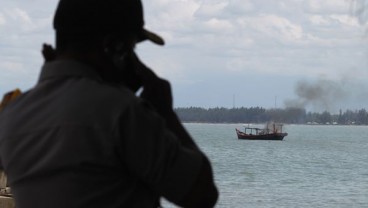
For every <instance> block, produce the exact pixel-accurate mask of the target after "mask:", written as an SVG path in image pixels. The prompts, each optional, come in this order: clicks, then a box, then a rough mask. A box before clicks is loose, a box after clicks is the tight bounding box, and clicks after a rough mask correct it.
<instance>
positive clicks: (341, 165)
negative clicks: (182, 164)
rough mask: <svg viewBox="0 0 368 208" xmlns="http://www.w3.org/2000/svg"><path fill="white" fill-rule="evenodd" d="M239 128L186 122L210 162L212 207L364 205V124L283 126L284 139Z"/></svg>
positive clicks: (367, 140) (367, 130)
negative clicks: (257, 137) (248, 135)
mask: <svg viewBox="0 0 368 208" xmlns="http://www.w3.org/2000/svg"><path fill="white" fill-rule="evenodd" d="M243 126H244V125H243V124H185V127H186V128H187V130H188V131H189V132H190V134H191V135H192V136H193V138H194V139H195V141H196V142H197V144H198V145H199V146H200V148H201V149H202V150H203V151H204V152H205V153H206V154H207V156H208V157H209V158H210V160H211V162H212V165H213V169H214V176H215V180H216V184H217V186H218V188H219V191H220V198H219V201H218V203H217V205H216V207H229V208H231V207H235V208H237V207H239V208H248V207H249V208H268V207H295V208H300V207H308V208H339V207H341V208H345V207H346V208H360V207H362V208H368V126H322V125H321V126H319V125H285V126H284V130H285V131H286V132H287V133H288V134H289V135H288V136H287V137H285V138H284V140H283V141H248V140H238V139H237V137H236V133H235V128H240V129H242V128H243ZM252 126H254V127H256V126H257V127H262V126H259V125H252ZM162 205H163V207H164V208H167V207H176V206H175V205H173V204H170V203H169V202H167V201H164V200H163V202H162Z"/></svg>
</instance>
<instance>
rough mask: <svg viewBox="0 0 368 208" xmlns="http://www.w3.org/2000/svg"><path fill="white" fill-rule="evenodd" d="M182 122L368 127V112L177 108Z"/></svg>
mask: <svg viewBox="0 0 368 208" xmlns="http://www.w3.org/2000/svg"><path fill="white" fill-rule="evenodd" d="M175 111H176V113H177V114H178V116H179V118H180V119H181V121H182V122H198V123H266V122H268V121H274V122H280V123H288V124H339V125H368V112H367V111H366V110H365V109H360V110H354V111H353V110H346V111H345V112H343V111H342V110H340V111H339V113H337V114H331V113H330V112H327V111H324V112H321V113H316V112H307V111H306V110H305V109H302V108H284V109H281V108H276V109H265V108H262V107H250V108H245V107H241V108H223V107H217V108H208V109H207V108H201V107H188V108H175Z"/></svg>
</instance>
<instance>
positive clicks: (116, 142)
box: [0, 0, 218, 208]
mask: <svg viewBox="0 0 368 208" xmlns="http://www.w3.org/2000/svg"><path fill="white" fill-rule="evenodd" d="M143 25H144V22H143V11H142V5H141V2H140V1H139V0H61V1H60V2H59V5H58V8H57V10H56V14H55V17H54V28H55V30H56V54H51V55H50V56H47V58H49V59H51V60H52V61H51V60H48V61H47V62H46V63H45V65H44V66H43V67H42V70H41V74H40V77H39V80H38V83H37V84H36V86H35V87H34V88H32V89H31V90H29V91H27V92H25V93H23V94H22V95H21V96H19V97H18V98H17V99H15V100H14V101H12V102H11V103H10V104H9V105H7V106H5V107H4V109H3V110H2V112H0V159H1V165H2V167H3V168H4V170H5V171H6V173H7V175H8V183H9V184H10V186H11V188H12V192H13V194H14V198H15V201H16V206H17V208H25V207H35V208H36V207H37V208H59V207H60V208H66V207H68V208H71V207H99V208H101V207H108V208H110V207H116V208H117V207H129V208H130V207H158V206H159V199H160V197H165V198H166V199H168V200H169V201H171V202H173V203H175V204H177V205H179V206H183V207H213V206H214V204H215V203H216V200H217V197H218V192H217V189H216V187H215V184H214V181H213V176H212V168H211V165H210V163H209V161H208V159H207V158H206V156H205V155H204V154H203V153H202V152H201V151H200V150H199V148H198V147H197V146H196V145H195V143H194V142H193V140H192V139H191V137H190V136H189V134H188V133H187V132H186V131H185V129H184V127H183V126H182V124H181V123H180V121H179V119H178V118H177V116H176V114H175V113H174V111H173V108H172V96H171V88H170V84H169V82H167V81H166V80H163V79H160V78H159V77H157V76H156V75H155V74H154V73H153V72H152V71H151V70H150V69H149V68H147V67H146V66H144V65H143V64H142V63H141V62H140V61H139V59H138V58H137V56H136V55H135V53H134V46H135V44H136V43H138V42H140V41H143V40H147V39H148V40H151V41H153V42H155V43H157V44H161V45H162V44H164V42H163V40H162V39H161V38H160V37H159V36H157V35H155V34H153V33H151V32H149V31H147V30H145V29H144V28H143ZM141 87H143V93H142V95H141V96H140V97H137V96H136V95H135V92H136V91H137V90H138V89H139V88H141Z"/></svg>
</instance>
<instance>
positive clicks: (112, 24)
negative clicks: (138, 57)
mask: <svg viewBox="0 0 368 208" xmlns="http://www.w3.org/2000/svg"><path fill="white" fill-rule="evenodd" d="M54 29H55V30H56V31H57V32H58V33H64V34H70V35H88V34H91V33H100V34H101V33H102V34H104V33H106V32H112V33H121V34H127V33H133V34H135V35H137V37H138V41H143V40H150V41H152V42H154V43H156V44H158V45H164V40H163V39H162V38H161V37H160V36H158V35H156V34H155V33H153V32H150V31H148V30H146V29H144V20H143V7H142V3H141V1H140V0H60V1H59V4H58V7H57V9H56V12H55V16H54Z"/></svg>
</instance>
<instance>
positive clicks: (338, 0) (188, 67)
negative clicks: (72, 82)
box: [0, 0, 368, 111]
mask: <svg viewBox="0 0 368 208" xmlns="http://www.w3.org/2000/svg"><path fill="white" fill-rule="evenodd" d="M56 5H57V0H32V1H24V0H1V3H0V71H1V76H0V94H4V93H5V92H7V91H9V90H12V89H14V88H16V87H19V88H21V90H23V91H25V90H28V89H29V88H31V87H32V86H33V85H34V84H35V83H36V82H37V79H38V75H39V71H40V67H41V65H42V62H43V60H42V57H41V54H40V49H41V45H42V43H43V42H48V43H52V44H53V43H54V35H53V32H54V31H53V29H52V19H53V13H54V11H55V7H56ZM143 6H144V11H145V22H146V26H145V27H146V28H147V29H150V30H152V31H155V32H156V33H158V34H160V35H161V36H162V37H163V38H164V39H165V41H166V45H165V46H164V47H160V46H156V45H154V44H152V43H149V42H144V43H141V44H139V45H138V48H137V51H138V55H139V56H140V57H141V59H142V60H143V61H144V62H145V63H146V64H147V65H148V66H150V67H151V68H152V69H154V70H155V71H156V72H157V73H158V74H159V75H160V76H162V77H164V78H167V79H169V80H170V81H171V82H172V86H173V91H174V99H175V101H174V104H175V106H176V107H189V106H196V107H205V108H209V107H227V108H231V107H233V106H235V107H242V106H244V107H255V106H260V107H265V108H273V107H275V106H276V107H279V108H281V107H285V106H305V107H306V108H307V109H310V110H313V111H321V110H330V111H337V110H338V109H342V110H345V109H347V108H351V109H360V108H366V109H368V82H367V80H368V59H367V57H368V50H367V49H368V45H367V34H366V33H367V31H366V30H367V27H365V26H364V21H359V19H358V18H356V17H354V16H353V15H352V11H353V9H352V7H353V4H352V3H351V1H348V0H272V1H270V0H143Z"/></svg>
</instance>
